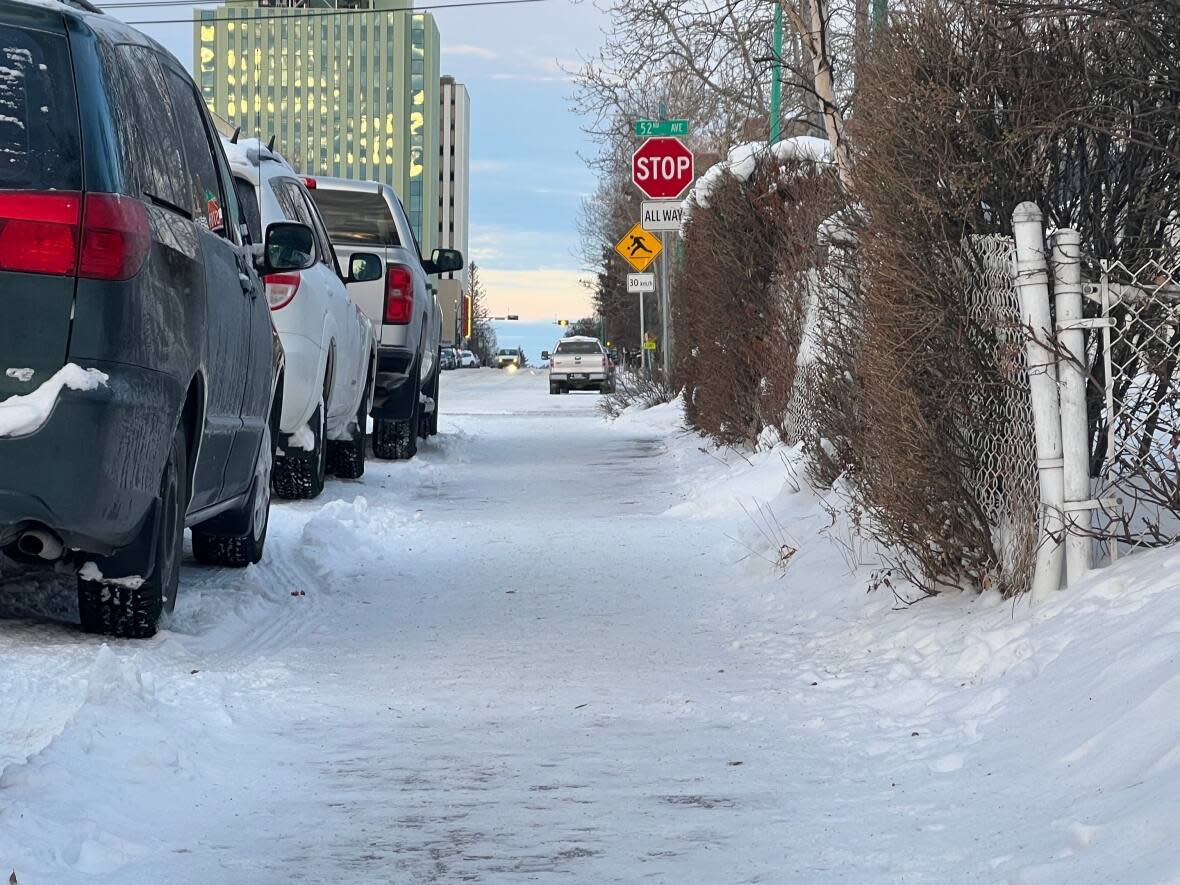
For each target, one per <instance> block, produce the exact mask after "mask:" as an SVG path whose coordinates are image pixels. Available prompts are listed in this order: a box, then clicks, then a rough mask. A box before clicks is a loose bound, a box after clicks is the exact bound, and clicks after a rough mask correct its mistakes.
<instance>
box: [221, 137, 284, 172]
mask: <svg viewBox="0 0 1180 885" xmlns="http://www.w3.org/2000/svg"><path fill="white" fill-rule="evenodd" d="M221 146H222V147H223V148H225V158H226V159H227V160H229V162H230V163H231V164H237V165H239V166H257V165H259V164H260V163H261V162H262V161H263V160H273V161H274V162H276V163H281V164H283V165H284V166H286V167H287V168H288V169H291V164H290V163H288V162H287V161H286V159H285V158H284V157H283V155H282V154H280V153H279V152H278V151H276V150H274V149H273V148H269V147H267V146H266V145H265V144H263V143H262V140H261V139H259V138H241V139H238V141H236V142H233V141H230V140H229V139H228V138H226V137H224V136H222V138H221ZM291 171H292V172H293V171H294V169H291Z"/></svg>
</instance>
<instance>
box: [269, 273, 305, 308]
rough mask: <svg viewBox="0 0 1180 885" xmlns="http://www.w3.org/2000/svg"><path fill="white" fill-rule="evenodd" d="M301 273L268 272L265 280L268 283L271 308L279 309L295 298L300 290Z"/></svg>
mask: <svg viewBox="0 0 1180 885" xmlns="http://www.w3.org/2000/svg"><path fill="white" fill-rule="evenodd" d="M299 279H300V277H299V274H297V273H272V274H267V275H266V277H265V279H264V282H265V283H266V300H267V303H268V304H270V309H271V310H279V309H280V308H283V307H286V306H287V305H288V304H290V303H291V301H292V300H293V299H294V298H295V293H296V292H298V291H299Z"/></svg>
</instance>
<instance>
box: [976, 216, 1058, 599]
mask: <svg viewBox="0 0 1180 885" xmlns="http://www.w3.org/2000/svg"><path fill="white" fill-rule="evenodd" d="M1015 260H1016V255H1015V245H1014V244H1013V241H1012V240H1011V239H1010V238H1007V237H973V238H971V240H970V241H969V242H968V243H966V244H965V258H964V268H965V281H966V285H967V291H966V297H965V299H964V302H965V305H966V310H967V317H966V320H967V321H966V323H964V330H965V337H966V341H965V342H964V343H965V345H966V346H969V347H971V348H973V349H974V350H975V352H976V353H977V354H978V355H979V359H978V360H977V364H978V365H979V366H980V372H979V377H978V378H977V380H976V383H975V384H973V385H971V386H970V387H969V388H968V389H967V391H966V393H965V399H966V402H967V404H968V406H967V408H966V409H965V410H964V411H963V413H962V414H959V415H957V416H956V423H957V425H958V427H959V430H960V438H961V440H962V441H963V444H964V445H965V446H966V447H967V448H968V449H969V451H968V452H965V453H963V457H962V462H963V463H964V464H965V465H967V468H966V470H967V474H968V475H967V476H966V477H965V480H966V484H967V486H968V488H969V489H970V490H971V491H972V494H973V496H974V498H975V500H976V501H977V502H978V505H979V507H980V508H981V509H982V510H983V515H984V518H985V519H986V522H987V525H988V527H989V528H990V529H991V536H992V547H993V549H994V551H995V553H996V557H997V559H998V563H997V565H998V568H999V574H998V575H996V579H997V581H998V584H999V586H1002V587H1004V588H1005V589H1006V590H1007V591H1008V592H1010V593H1022V592H1024V591H1026V590H1028V589H1029V587H1030V586H1031V582H1032V575H1033V568H1034V564H1035V561H1036V551H1037V546H1038V544H1039V543H1040V529H1039V518H1038V516H1039V512H1040V491H1039V488H1038V484H1037V456H1036V446H1035V441H1034V437H1033V416H1032V403H1031V400H1030V396H1029V384H1028V367H1027V359H1026V356H1025V341H1026V335H1025V332H1024V328H1023V325H1022V322H1021V312H1020V300H1019V297H1018V295H1017V291H1016V284H1015Z"/></svg>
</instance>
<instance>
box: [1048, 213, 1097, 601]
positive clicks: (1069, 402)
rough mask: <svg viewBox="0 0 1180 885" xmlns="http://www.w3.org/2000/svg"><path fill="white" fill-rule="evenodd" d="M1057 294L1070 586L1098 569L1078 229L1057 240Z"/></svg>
mask: <svg viewBox="0 0 1180 885" xmlns="http://www.w3.org/2000/svg"><path fill="white" fill-rule="evenodd" d="M1053 295H1054V298H1055V300H1056V303H1057V335H1058V340H1059V341H1060V342H1061V349H1062V350H1063V351H1064V353H1065V359H1062V360H1061V361H1060V362H1059V363H1058V364H1057V372H1058V376H1059V379H1060V381H1061V444H1062V456H1063V460H1064V478H1065V527H1066V534H1065V575H1066V581H1067V583H1069V584H1074V583H1076V582H1077V581H1079V580H1081V579H1082V578H1083V577H1084V576H1085V574H1086V573H1087V572H1088V571H1090V569H1091V568H1093V540H1092V538H1093V530H1094V513H1093V509H1092V499H1091V494H1092V490H1091V488H1090V424H1089V418H1088V417H1087V415H1086V371H1085V368H1084V367H1085V358H1086V351H1085V336H1084V335H1083V332H1082V329H1083V326H1084V323H1083V317H1082V237H1081V234H1079V233H1078V232H1077V231H1076V230H1060V231H1058V232H1057V234H1056V235H1055V236H1054V237H1053Z"/></svg>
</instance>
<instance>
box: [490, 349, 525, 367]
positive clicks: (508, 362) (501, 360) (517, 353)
mask: <svg viewBox="0 0 1180 885" xmlns="http://www.w3.org/2000/svg"><path fill="white" fill-rule="evenodd" d="M508 366H514V367H515V368H517V369H520V368H523V366H524V351H522V350H521V349H520V348H519V347H513V348H506V349H504V350H501V351H499V352H498V353H497V354H496V368H498V369H506V368H507V367H508Z"/></svg>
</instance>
